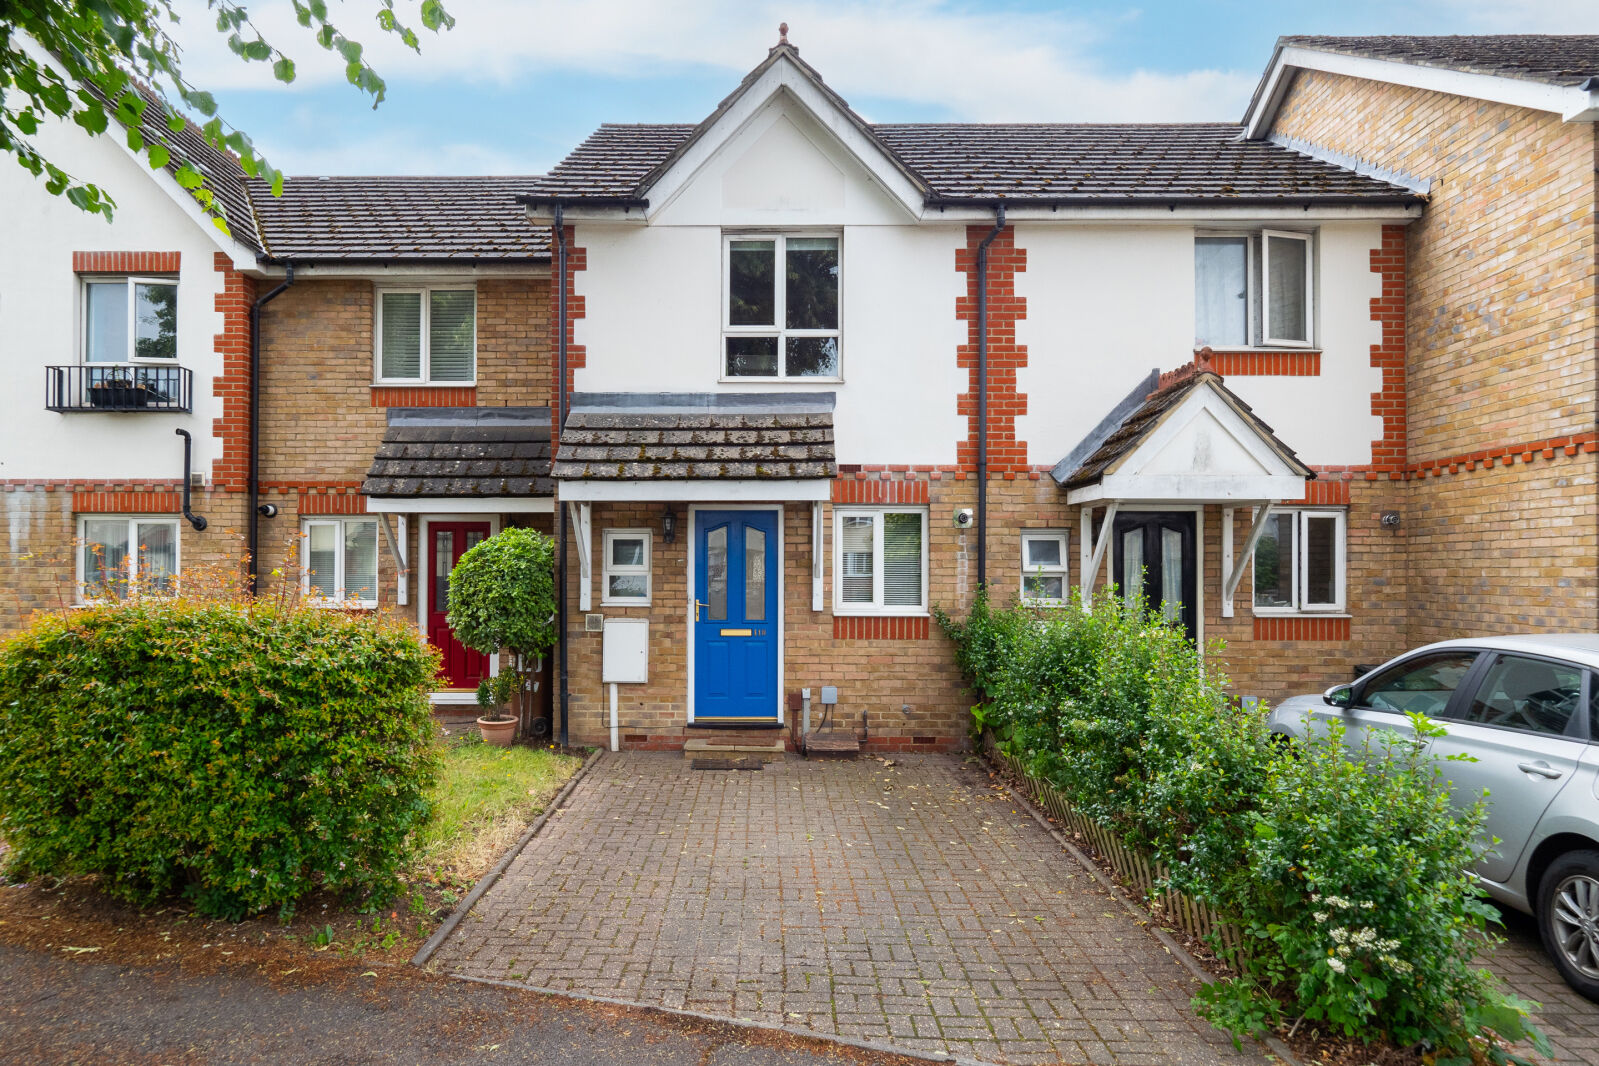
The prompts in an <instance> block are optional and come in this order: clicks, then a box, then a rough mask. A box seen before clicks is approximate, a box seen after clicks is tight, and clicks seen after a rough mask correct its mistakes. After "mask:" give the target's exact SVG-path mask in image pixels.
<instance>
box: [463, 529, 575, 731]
mask: <svg viewBox="0 0 1599 1066" xmlns="http://www.w3.org/2000/svg"><path fill="white" fill-rule="evenodd" d="M557 609H558V608H557V604H556V598H555V548H554V546H553V545H552V544H551V542H550V538H549V537H546V536H544V535H543V534H542V533H540V532H538V531H537V530H533V529H524V528H515V527H513V528H511V529H504V530H501V531H500V532H499V533H496V534H495V535H494V536H492V537H490V538H489V539H487V540H485V541H482V542H480V543H478V544H476V545H474V546H473V547H472V548H471V549H469V550H468V551H467V552H465V553H464V554H463V555H462V556H461V558H460V561H459V562H457V563H456V564H455V569H454V570H451V571H450V614H449V621H450V628H451V629H452V630H454V631H455V639H456V640H459V641H460V642H461V643H462V644H464V645H466V646H467V647H468V648H471V649H472V650H474V651H479V652H482V653H483V654H484V655H494V654H496V653H498V652H499V651H500V649H501V648H504V649H506V650H508V651H510V652H511V654H512V655H513V656H514V660H513V662H512V664H511V672H512V673H513V674H514V675H515V677H516V680H517V685H516V691H515V695H516V698H517V711H516V714H517V718H518V720H519V721H520V722H521V725H520V727H519V729H521V730H526V729H527V728H528V725H529V721H528V718H529V713H530V709H531V706H532V702H533V701H532V699H531V698H530V697H531V696H532V694H533V692H534V691H535V690H536V689H537V683H536V682H535V680H534V678H535V676H536V667H537V665H538V661H539V659H540V658H541V657H542V656H543V654H544V653H545V652H546V651H548V650H549V649H550V648H551V647H553V646H554V645H555V640H556V637H557V635H558V634H559V629H558V628H557V626H556V622H555V615H556V611H557Z"/></svg>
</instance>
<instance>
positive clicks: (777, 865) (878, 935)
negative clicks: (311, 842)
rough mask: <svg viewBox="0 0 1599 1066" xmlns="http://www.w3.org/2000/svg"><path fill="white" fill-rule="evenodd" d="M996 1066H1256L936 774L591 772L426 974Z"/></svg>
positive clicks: (1107, 905) (931, 762) (1006, 805)
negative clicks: (1173, 1065)
mask: <svg viewBox="0 0 1599 1066" xmlns="http://www.w3.org/2000/svg"><path fill="white" fill-rule="evenodd" d="M430 965H432V966H433V967H436V968H439V969H444V970H448V971H450V972H454V973H460V974H466V975H471V976H477V977H489V978H496V979H500V980H510V981H515V982H519V983H524V984H527V985H530V986H534V987H539V988H550V989H556V990H561V991H573V992H579V993H585V994H590V995H602V996H610V997H615V998H619V999H624V1000H629V1001H632V1002H638V1003H646V1004H658V1005H661V1006H666V1007H673V1008H683V1009H689V1010H696V1011H704V1012H707V1013H711V1014H716V1015H721V1016H726V1017H733V1018H747V1019H752V1020H755V1021H759V1022H764V1023H769V1024H785V1025H791V1026H800V1027H804V1028H809V1029H811V1030H814V1031H816V1032H817V1033H819V1034H823V1035H832V1034H840V1035H845V1036H851V1037H856V1038H861V1039H870V1040H878V1041H887V1042H890V1043H893V1044H895V1045H898V1046H900V1047H904V1048H908V1049H913V1050H920V1051H934V1052H943V1053H953V1054H957V1055H962V1056H968V1057H972V1058H977V1059H983V1060H988V1061H995V1062H1012V1063H1032V1062H1060V1061H1065V1062H1078V1063H1105V1064H1123V1066H1134V1064H1143V1063H1151V1064H1152V1063H1157V1062H1158V1063H1170V1062H1180V1063H1213V1062H1228V1063H1237V1062H1241V1061H1248V1062H1262V1061H1264V1059H1265V1056H1264V1055H1263V1054H1261V1053H1260V1052H1259V1051H1257V1050H1256V1049H1254V1048H1252V1047H1246V1050H1245V1053H1244V1054H1243V1056H1239V1055H1238V1054H1237V1053H1235V1052H1234V1051H1233V1049H1232V1046H1231V1043H1230V1042H1229V1041H1228V1039H1227V1038H1226V1037H1225V1036H1224V1035H1223V1034H1221V1033H1219V1032H1217V1031H1216V1030H1214V1029H1213V1028H1211V1026H1210V1025H1209V1024H1208V1023H1206V1022H1205V1021H1203V1020H1202V1019H1200V1018H1197V1017H1196V1016H1195V1015H1194V1014H1193V1013H1192V1011H1190V1010H1189V1007H1188V1001H1189V998H1190V997H1191V996H1192V995H1193V993H1194V990H1195V988H1196V982H1195V980H1194V979H1193V977H1192V976H1191V975H1190V974H1189V973H1188V971H1187V970H1185V969H1184V968H1183V967H1182V966H1181V965H1180V964H1179V963H1178V962H1177V961H1176V960H1175V959H1173V958H1172V957H1171V955H1169V954H1168V953H1167V952H1166V950H1165V949H1164V948H1163V947H1162V946H1161V944H1160V943H1159V942H1158V941H1157V940H1155V939H1154V937H1152V936H1151V935H1150V934H1149V933H1148V931H1147V930H1145V929H1143V928H1142V927H1140V926H1139V925H1138V924H1136V923H1135V922H1134V921H1133V920H1132V919H1131V918H1130V917H1129V916H1128V914H1127V913H1126V911H1124V910H1123V909H1122V908H1121V907H1120V906H1119V905H1117V904H1115V903H1114V902H1113V901H1111V900H1110V899H1109V898H1107V897H1106V895H1105V893H1104V891H1103V890H1101V889H1100V888H1099V887H1098V886H1097V885H1096V884H1095V883H1094V881H1093V880H1092V879H1091V878H1090V877H1089V876H1088V875H1087V874H1086V873H1085V872H1084V871H1083V870H1082V868H1081V867H1079V866H1078V865H1076V863H1075V862H1074V861H1073V860H1072V859H1071V858H1070V856H1068V855H1066V854H1065V853H1063V852H1062V851H1061V849H1060V848H1059V846H1057V845H1056V843H1055V842H1054V841H1053V840H1052V839H1051V838H1050V837H1049V835H1048V834H1047V833H1045V832H1043V831H1042V830H1041V829H1040V828H1039V827H1038V826H1037V824H1036V823H1034V822H1033V821H1032V819H1031V818H1029V817H1028V816H1027V814H1026V813H1025V812H1023V811H1020V810H1017V809H1015V807H1014V806H1013V805H1012V804H1011V803H1010V802H1009V800H1008V799H1007V798H1006V797H1004V796H1003V795H1002V794H1000V793H997V792H995V791H994V790H992V789H990V788H989V787H988V782H987V778H986V775H980V774H978V773H977V772H976V771H975V770H974V769H973V768H972V767H971V766H970V765H969V764H967V763H965V762H964V761H963V760H961V759H958V758H954V757H937V756H926V757H907V758H903V759H897V760H895V763H894V765H893V766H885V765H884V764H883V763H882V762H880V761H878V760H868V759H863V760H860V761H857V762H831V763H818V762H805V761H800V760H795V759H793V758H790V759H789V760H788V761H786V762H782V763H777V764H774V765H771V766H768V767H767V768H766V769H764V770H761V771H756V772H749V771H731V772H729V771H705V770H698V771H697V770H692V769H690V768H689V766H688V763H687V762H686V761H685V760H684V759H683V758H682V757H681V756H675V755H649V754H633V753H624V754H622V755H607V756H605V757H603V758H602V759H601V761H600V762H599V764H598V765H597V766H595V767H594V769H593V770H592V772H591V773H590V775H589V777H588V778H587V779H586V780H585V781H584V782H583V783H582V784H581V785H580V786H579V787H578V789H577V790H576V791H575V792H574V793H573V794H572V796H571V797H570V798H569V801H568V805H567V807H566V808H565V809H564V810H563V811H561V812H560V813H558V814H557V815H556V816H555V817H553V818H552V819H551V820H550V821H549V823H548V824H547V825H546V826H545V828H544V830H543V832H542V833H541V834H540V835H539V837H537V838H536V839H535V840H534V841H533V842H532V844H530V845H529V846H528V848H527V849H526V850H525V851H524V852H523V853H522V855H521V856H520V857H519V858H518V859H517V860H516V862H514V863H513V864H512V865H511V867H510V869H509V870H508V871H507V872H506V875H505V876H504V878H502V879H501V880H500V881H499V883H498V884H496V885H495V887H494V888H493V889H492V890H491V891H490V892H489V893H488V895H486V896H485V897H484V898H483V900H482V901H481V902H480V903H479V904H478V906H477V907H476V908H475V910H474V911H473V913H472V914H471V915H469V916H468V917H467V919H466V920H465V921H464V922H462V924H461V927H460V929H459V931H458V932H457V935H455V936H454V937H452V938H451V939H450V941H449V942H448V943H446V944H445V945H444V946H443V948H441V950H440V951H439V953H438V954H437V955H436V956H435V957H434V960H433V962H432V963H431V964H430Z"/></svg>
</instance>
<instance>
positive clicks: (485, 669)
mask: <svg viewBox="0 0 1599 1066" xmlns="http://www.w3.org/2000/svg"><path fill="white" fill-rule="evenodd" d="M427 530H428V544H427V549H426V550H427V559H428V640H429V641H430V642H431V643H432V645H433V646H434V647H435V648H437V649H439V651H441V652H443V653H444V664H443V665H442V666H440V667H439V680H440V681H442V682H443V683H444V686H445V687H446V688H477V685H478V682H479V681H482V680H483V679H484V678H485V677H487V676H488V673H489V659H488V656H487V655H484V654H483V653H482V652H476V651H473V650H472V649H470V648H466V647H463V646H462V645H461V642H460V641H458V640H456V639H455V633H454V632H452V631H451V629H450V623H449V621H448V618H449V611H450V571H451V570H453V569H454V568H455V563H456V561H457V560H458V559H460V558H461V555H462V554H463V553H464V552H465V551H466V550H467V549H468V548H470V547H472V546H473V545H474V544H477V543H478V542H480V541H483V540H487V539H488V535H489V524H488V523H487V522H429V523H428V527H427Z"/></svg>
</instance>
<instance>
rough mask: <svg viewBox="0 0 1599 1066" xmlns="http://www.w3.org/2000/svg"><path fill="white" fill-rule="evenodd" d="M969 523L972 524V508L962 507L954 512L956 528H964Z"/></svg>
mask: <svg viewBox="0 0 1599 1066" xmlns="http://www.w3.org/2000/svg"><path fill="white" fill-rule="evenodd" d="M971 524H972V509H971V508H970V507H962V508H961V509H960V510H959V511H956V512H955V525H956V526H957V527H958V528H960V529H966V528H967V527H969V526H970V525H971Z"/></svg>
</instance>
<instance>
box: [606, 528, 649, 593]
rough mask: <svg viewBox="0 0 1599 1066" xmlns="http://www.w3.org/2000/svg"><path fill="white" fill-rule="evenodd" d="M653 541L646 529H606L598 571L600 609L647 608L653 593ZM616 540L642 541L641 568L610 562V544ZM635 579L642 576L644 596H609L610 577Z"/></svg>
mask: <svg viewBox="0 0 1599 1066" xmlns="http://www.w3.org/2000/svg"><path fill="white" fill-rule="evenodd" d="M653 539H654V537H653V535H652V533H651V531H650V530H648V529H607V530H606V531H605V537H604V541H603V543H602V545H601V547H602V548H603V549H604V552H605V556H604V565H603V566H602V567H601V571H600V606H601V607H648V606H649V605H650V600H651V598H652V597H653V595H654V593H655V576H654V553H653V550H652V549H653V545H652V544H651V541H652V540H653ZM617 540H643V541H644V564H643V565H642V566H632V565H628V566H619V565H615V564H613V563H612V562H611V544H612V542H613V541H617ZM612 574H616V575H618V576H624V575H625V576H628V577H637V576H638V575H639V574H643V575H644V595H643V596H642V597H640V596H613V595H612V594H611V575H612Z"/></svg>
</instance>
